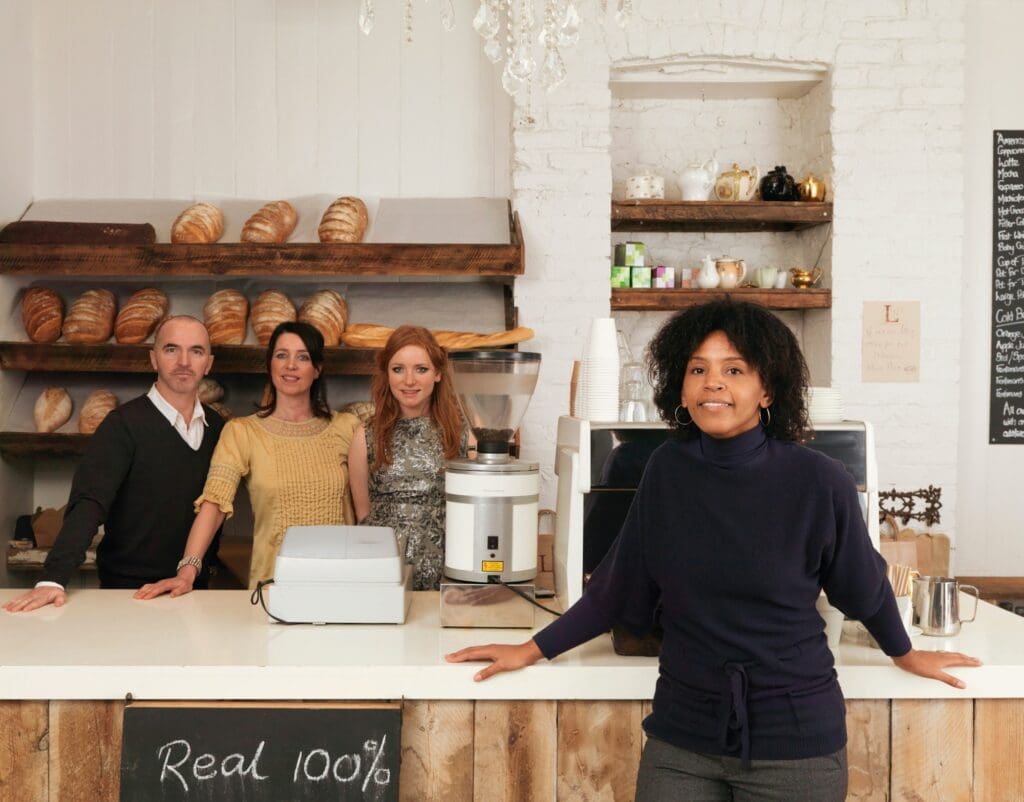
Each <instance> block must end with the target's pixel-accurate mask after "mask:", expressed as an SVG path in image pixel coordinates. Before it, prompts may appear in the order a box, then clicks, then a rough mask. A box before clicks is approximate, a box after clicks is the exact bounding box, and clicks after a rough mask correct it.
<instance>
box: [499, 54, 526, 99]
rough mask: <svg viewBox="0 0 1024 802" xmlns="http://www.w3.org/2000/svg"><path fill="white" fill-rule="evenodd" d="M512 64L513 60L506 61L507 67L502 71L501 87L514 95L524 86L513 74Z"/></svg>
mask: <svg viewBox="0 0 1024 802" xmlns="http://www.w3.org/2000/svg"><path fill="white" fill-rule="evenodd" d="M511 66H512V62H510V61H509V62H506V63H505V69H504V70H502V71H501V87H502V89H504V90H505V91H506V92H508V93H509V94H510V95H514V94H516V93H517V92H518V91H519V90H520V89H522V88H523V82H522V81H521V80H519V79H518V78H516V77H515V76H514V75H513V74H512V72H511V70H510V67H511Z"/></svg>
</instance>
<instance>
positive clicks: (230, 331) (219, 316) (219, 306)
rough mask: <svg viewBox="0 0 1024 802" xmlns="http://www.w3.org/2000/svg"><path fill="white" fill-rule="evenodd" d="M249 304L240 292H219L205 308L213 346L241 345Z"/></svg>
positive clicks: (207, 326)
mask: <svg viewBox="0 0 1024 802" xmlns="http://www.w3.org/2000/svg"><path fill="white" fill-rule="evenodd" d="M248 313H249V302H248V301H247V300H245V296H244V295H242V293H240V292H239V291H238V290H218V291H217V292H215V293H214V294H213V295H211V296H210V298H209V300H208V301H207V302H206V305H205V306H204V307H203V317H204V318H205V320H206V330H207V331H209V332H210V342H211V343H212V344H213V345H241V344H242V343H243V342H244V341H245V322H246V317H247V315H248Z"/></svg>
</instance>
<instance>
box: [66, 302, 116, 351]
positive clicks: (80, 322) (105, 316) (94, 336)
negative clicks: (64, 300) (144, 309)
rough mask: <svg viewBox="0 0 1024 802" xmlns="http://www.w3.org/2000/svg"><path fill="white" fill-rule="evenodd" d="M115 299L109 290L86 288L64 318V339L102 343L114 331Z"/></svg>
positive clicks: (92, 343) (89, 343)
mask: <svg viewBox="0 0 1024 802" xmlns="http://www.w3.org/2000/svg"><path fill="white" fill-rule="evenodd" d="M116 314H117V299H116V298H114V293H112V292H111V291H110V290H86V291H85V292H83V293H82V294H81V295H79V296H78V297H77V298H75V300H74V301H72V302H71V308H70V309H68V316H67V317H66V318H64V339H65V340H67V341H68V342H69V343H84V344H87V345H95V344H96V343H104V342H106V341H107V340H109V339H110V335H111V334H113V333H114V317H115V315H116Z"/></svg>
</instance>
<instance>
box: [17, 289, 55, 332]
mask: <svg viewBox="0 0 1024 802" xmlns="http://www.w3.org/2000/svg"><path fill="white" fill-rule="evenodd" d="M21 322H22V323H23V324H24V326H25V334H27V335H28V338H29V339H30V340H31V341H32V342H34V343H54V342H57V340H58V339H59V338H60V327H61V325H62V324H63V323H64V301H62V300H61V298H60V296H59V295H58V294H57V293H56V292H54V291H53V290H51V289H49V288H48V287H29V288H28V289H27V290H25V294H24V295H23V296H22V298H21Z"/></svg>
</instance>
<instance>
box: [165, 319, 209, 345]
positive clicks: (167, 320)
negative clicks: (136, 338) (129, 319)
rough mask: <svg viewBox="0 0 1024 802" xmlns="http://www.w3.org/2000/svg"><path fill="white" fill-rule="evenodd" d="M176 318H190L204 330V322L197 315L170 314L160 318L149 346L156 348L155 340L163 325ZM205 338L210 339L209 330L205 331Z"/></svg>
mask: <svg viewBox="0 0 1024 802" xmlns="http://www.w3.org/2000/svg"><path fill="white" fill-rule="evenodd" d="M177 320H191V321H192V322H193V323H198V324H199V325H200V326H202V327H203V330H204V331H205V330H206V324H205V323H203V321H201V320H200V319H199V318H197V317H193V316H192V315H171V316H170V317H165V318H164V319H163V320H161V321H160V323H159V324H158V325H157V327H156V329H155V330H154V331H153V345H152V346H151V348H156V343H157V340H159V339H160V332H161V331H163V330H164V326H166V325H167V324H168V323H171V322H173V321H177ZM206 339H207V340H209V339H210V333H209V332H206Z"/></svg>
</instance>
